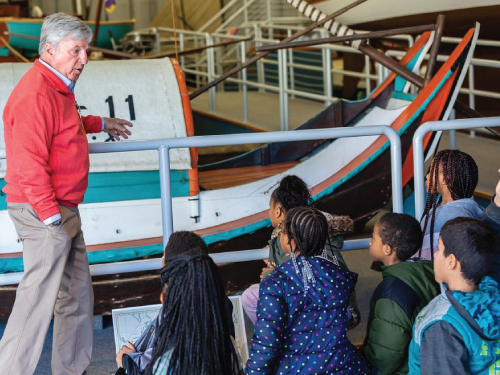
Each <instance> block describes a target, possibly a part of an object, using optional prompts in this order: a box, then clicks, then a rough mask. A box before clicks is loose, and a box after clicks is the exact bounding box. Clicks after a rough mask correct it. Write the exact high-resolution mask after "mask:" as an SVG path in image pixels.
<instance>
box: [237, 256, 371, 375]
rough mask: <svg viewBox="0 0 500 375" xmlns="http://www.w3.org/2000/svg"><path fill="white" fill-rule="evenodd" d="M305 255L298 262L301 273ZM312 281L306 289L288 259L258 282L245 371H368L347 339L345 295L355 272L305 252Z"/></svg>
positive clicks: (253, 372)
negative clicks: (255, 315) (258, 286)
mask: <svg viewBox="0 0 500 375" xmlns="http://www.w3.org/2000/svg"><path fill="white" fill-rule="evenodd" d="M303 259H304V258H303V257H302V256H299V257H297V263H298V266H299V269H300V270H301V274H303V271H302V270H303V262H302V261H303ZM306 259H307V260H308V262H309V263H310V265H311V269H312V273H313V275H314V278H315V281H316V283H315V284H313V283H311V282H309V287H310V288H309V290H308V292H307V293H305V291H304V281H303V279H302V276H298V275H297V272H296V271H295V267H294V265H293V262H292V261H288V262H285V263H283V264H282V265H280V266H278V267H277V268H276V269H275V270H274V271H273V273H271V274H270V275H269V276H267V277H266V278H264V280H262V282H261V284H260V292H259V302H258V304H257V321H256V323H255V329H254V336H253V339H252V343H251V345H250V358H249V360H248V362H247V367H246V369H245V372H246V373H247V374H292V373H293V374H299V373H300V374H343V375H349V374H357V375H359V374H367V373H368V370H367V367H366V364H365V362H364V359H362V357H361V356H360V355H359V354H358V352H357V351H356V349H355V347H354V346H353V345H352V344H351V343H350V342H349V340H348V339H347V335H346V333H347V320H348V318H347V301H348V299H349V295H350V294H351V292H352V290H353V289H354V286H355V284H356V281H357V278H358V275H357V274H355V273H353V272H350V271H348V270H346V269H343V268H340V267H339V266H337V265H335V264H334V263H332V262H330V261H328V260H326V259H324V258H322V257H306Z"/></svg>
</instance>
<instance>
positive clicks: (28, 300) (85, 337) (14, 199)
mask: <svg viewBox="0 0 500 375" xmlns="http://www.w3.org/2000/svg"><path fill="white" fill-rule="evenodd" d="M91 38H92V32H91V30H90V29H89V28H88V27H87V26H86V25H85V23H83V22H82V21H81V20H79V19H78V18H76V17H72V16H69V15H66V14H63V13H56V14H52V15H50V16H48V17H47V18H46V19H45V20H44V23H43V26H42V33H41V38H40V48H39V52H40V59H38V60H36V61H35V63H34V65H33V67H32V68H31V69H30V70H28V72H27V73H26V74H25V75H24V76H23V78H22V79H21V80H20V81H19V83H18V84H17V86H16V87H15V88H14V90H13V91H12V93H11V95H10V97H9V100H8V101H7V104H6V105H5V110H4V113H3V120H4V130H5V145H6V150H7V162H8V166H7V173H6V176H5V180H6V182H7V185H6V186H5V188H4V192H5V193H6V194H7V203H8V212H9V215H10V216H11V218H12V220H13V222H14V224H15V227H16V231H17V233H18V236H19V238H20V240H21V241H22V243H23V259H24V276H23V279H22V280H21V282H20V284H19V287H18V289H17V295H16V301H15V303H14V308H13V311H12V313H11V315H10V317H9V321H8V323H7V327H6V329H5V332H4V335H3V337H2V340H1V341H0V369H1V373H2V374H4V375H30V374H33V373H34V371H35V368H36V365H37V363H38V360H39V358H40V354H41V352H42V347H43V343H44V341H45V337H46V335H47V330H48V328H49V325H50V321H51V319H52V316H54V338H53V345H52V374H53V375H82V374H83V373H84V372H85V369H86V368H87V366H88V365H89V363H90V359H91V354H92V340H93V327H92V315H93V314H92V313H93V292H92V280H91V277H90V270H89V265H88V260H87V254H86V249H85V242H84V239H83V233H82V229H81V220H80V215H79V212H78V204H79V203H81V202H82V201H83V196H84V193H85V190H86V188H87V184H88V172H89V155H88V144H87V137H86V134H87V133H98V132H101V131H105V132H107V133H110V134H112V135H113V136H114V137H115V138H117V139H118V140H119V139H120V137H123V138H128V135H130V134H131V132H130V130H128V129H127V128H126V127H127V126H132V124H131V123H130V122H128V121H125V120H121V119H110V118H101V117H97V116H80V114H79V110H78V108H77V105H76V102H75V96H74V94H73V90H74V87H75V83H76V81H77V80H78V78H79V77H80V74H81V73H82V71H83V68H84V67H85V65H86V64H87V62H88V60H87V53H88V48H89V41H90V40H91Z"/></svg>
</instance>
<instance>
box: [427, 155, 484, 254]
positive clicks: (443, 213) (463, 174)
mask: <svg viewBox="0 0 500 375" xmlns="http://www.w3.org/2000/svg"><path fill="white" fill-rule="evenodd" d="M478 179H479V176H478V169H477V165H476V162H475V161H474V159H473V158H472V157H471V156H470V155H468V154H466V153H465V152H462V151H459V150H442V151H439V152H438V153H437V154H436V156H435V157H434V159H433V160H432V163H431V168H430V171H429V173H428V174H427V176H426V186H427V204H426V207H425V211H424V215H423V216H422V220H421V223H422V231H423V232H424V242H423V244H422V249H421V250H420V252H419V256H420V257H422V258H425V259H428V260H433V259H434V253H435V252H436V251H437V240H438V238H439V232H440V231H441V228H442V227H443V225H444V224H445V223H446V222H447V221H448V220H451V219H454V218H456V217H471V218H474V219H481V218H482V217H483V209H482V208H481V207H480V206H479V205H478V204H477V203H476V201H475V200H474V198H473V194H474V190H475V189H476V187H477V183H478ZM430 249H433V251H430Z"/></svg>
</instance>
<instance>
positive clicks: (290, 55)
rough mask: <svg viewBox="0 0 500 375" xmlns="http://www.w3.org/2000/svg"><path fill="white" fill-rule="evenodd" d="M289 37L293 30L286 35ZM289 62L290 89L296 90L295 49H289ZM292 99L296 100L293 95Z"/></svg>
mask: <svg viewBox="0 0 500 375" xmlns="http://www.w3.org/2000/svg"><path fill="white" fill-rule="evenodd" d="M286 35H287V37H288V38H290V37H291V36H292V30H290V29H288V30H287V33H286ZM288 61H289V64H290V65H289V66H290V87H291V88H292V90H295V69H294V67H293V48H289V49H288ZM292 99H295V95H293V94H292Z"/></svg>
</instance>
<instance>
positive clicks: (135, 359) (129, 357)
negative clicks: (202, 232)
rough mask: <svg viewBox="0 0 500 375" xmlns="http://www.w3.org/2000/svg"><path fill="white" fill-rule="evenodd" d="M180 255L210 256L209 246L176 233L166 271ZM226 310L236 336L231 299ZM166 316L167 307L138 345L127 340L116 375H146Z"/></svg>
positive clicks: (165, 255)
mask: <svg viewBox="0 0 500 375" xmlns="http://www.w3.org/2000/svg"><path fill="white" fill-rule="evenodd" d="M179 255H190V256H194V255H208V246H207V244H206V243H205V242H204V241H203V239H202V238H201V237H200V236H198V235H197V234H196V233H193V232H189V231H178V232H174V233H172V235H171V236H170V238H169V239H168V243H167V246H165V251H164V253H163V257H162V265H161V266H162V268H164V267H166V266H167V265H168V264H169V262H170V259H175V257H177V256H179ZM160 300H161V302H162V303H163V302H164V294H163V293H162V294H161V295H160ZM225 308H226V315H227V319H228V320H227V324H228V326H229V329H230V334H231V336H233V337H234V336H235V331H234V325H233V320H232V312H233V304H232V303H231V301H230V300H229V298H227V297H225ZM163 315H164V307H162V308H161V309H160V311H159V313H158V317H157V318H156V319H154V320H152V321H151V323H150V324H149V325H148V326H147V327H146V329H145V330H144V332H143V333H142V335H141V336H140V337H139V339H137V340H136V341H135V342H134V343H131V342H129V341H127V344H126V345H124V346H123V347H122V348H121V349H120V350H119V351H118V353H117V356H116V363H117V364H118V367H119V369H118V371H117V372H116V374H115V375H144V372H145V370H146V368H147V366H148V365H149V364H150V362H151V357H152V354H153V347H154V344H155V342H156V337H157V334H158V329H159V327H160V323H161V321H162V317H163Z"/></svg>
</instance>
